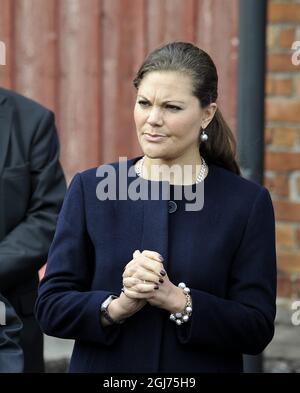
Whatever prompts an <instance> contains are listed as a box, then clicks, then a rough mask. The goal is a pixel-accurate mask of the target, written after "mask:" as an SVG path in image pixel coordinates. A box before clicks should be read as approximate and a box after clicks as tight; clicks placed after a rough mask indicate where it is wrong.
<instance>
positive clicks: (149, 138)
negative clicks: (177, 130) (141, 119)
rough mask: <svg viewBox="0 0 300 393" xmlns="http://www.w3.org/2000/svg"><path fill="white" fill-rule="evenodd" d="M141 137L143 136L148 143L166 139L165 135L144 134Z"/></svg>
mask: <svg viewBox="0 0 300 393" xmlns="http://www.w3.org/2000/svg"><path fill="white" fill-rule="evenodd" d="M143 135H144V138H145V139H146V140H147V141H149V142H161V141H164V140H165V139H166V138H167V136H165V135H160V134H148V133H146V132H145V133H144V134H143Z"/></svg>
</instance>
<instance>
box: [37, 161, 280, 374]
mask: <svg viewBox="0 0 300 393" xmlns="http://www.w3.org/2000/svg"><path fill="white" fill-rule="evenodd" d="M138 158H139V157H137V158H134V159H132V160H129V161H128V162H127V164H128V167H132V165H133V164H134V163H135V162H136V161H137V160H138ZM113 165H114V167H115V168H116V169H117V172H118V165H117V164H113ZM136 176H137V175H136ZM133 180H135V178H134V177H133V178H129V179H128V182H129V184H130V182H132V181H133ZM99 181H100V179H99V178H97V177H96V169H91V170H88V171H85V172H83V173H81V174H77V175H76V176H75V177H74V179H73V181H72V183H71V185H70V187H69V190H68V192H67V195H66V198H65V201H64V205H63V208H62V211H61V213H60V216H59V220H58V225H57V229H56V234H55V237H54V241H53V244H52V246H51V249H50V253H49V258H48V266H47V271H46V275H45V278H44V279H43V281H42V282H41V284H40V288H39V297H38V301H37V304H36V311H37V318H38V320H39V322H40V324H41V327H42V329H43V330H44V332H45V333H47V334H49V335H53V336H57V337H62V338H69V339H75V340H76V343H75V347H74V351H73V355H72V359H71V364H70V371H71V372H129V373H130V372H161V371H165V372H240V371H242V354H243V353H245V354H258V353H260V352H261V351H262V350H263V349H264V348H265V347H266V345H267V344H268V343H269V342H270V340H271V339H272V337H273V333H274V318H275V297H276V253H275V240H274V238H275V235H274V215H273V207H272V202H271V199H270V196H269V193H268V191H267V190H266V189H265V188H264V187H261V186H260V185H258V184H255V183H253V182H250V181H248V180H245V179H243V178H241V177H239V176H236V175H234V174H232V173H231V172H229V171H226V170H224V169H222V168H220V167H217V166H215V165H210V166H209V174H208V176H207V178H206V179H205V183H204V190H205V200H204V207H203V209H202V210H200V211H199V212H192V213H190V231H187V233H186V236H185V238H182V244H186V247H187V250H188V252H187V253H186V260H185V261H182V263H181V265H180V266H176V267H175V269H174V266H172V270H173V272H175V273H174V274H173V275H172V276H170V277H169V278H170V280H171V281H172V282H173V283H174V284H178V282H180V281H183V282H185V283H186V284H187V285H188V286H189V287H190V288H191V296H192V300H193V313H192V317H191V319H190V321H189V322H188V323H185V324H183V325H182V326H177V325H176V324H175V323H174V322H172V321H170V320H169V314H168V312H167V311H165V310H162V309H159V308H156V307H152V306H150V305H149V304H147V305H146V306H145V307H144V308H143V309H142V310H140V311H139V312H138V313H136V314H135V315H133V316H132V317H130V318H128V319H127V321H125V323H124V324H122V325H115V326H108V327H105V328H103V327H102V326H101V324H100V322H99V309H100V304H101V303H102V302H103V301H104V299H105V298H106V297H107V296H108V295H110V294H117V295H118V294H119V293H120V290H121V288H122V273H123V269H124V267H125V265H126V264H127V263H128V262H129V261H130V260H131V259H132V253H133V251H134V250H136V249H139V250H145V249H148V250H155V251H157V252H159V253H160V254H161V255H162V256H163V257H164V259H165V262H164V266H165V268H166V270H167V272H168V265H171V264H172V261H171V260H170V261H169V260H168V247H170V246H171V247H173V251H174V250H175V252H176V250H177V247H178V249H179V247H182V244H181V245H179V244H178V245H177V244H172V245H169V244H168V203H167V201H166V200H163V199H160V200H136V201H133V200H116V201H113V200H107V201H99V199H97V196H96V188H97V184H98V183H99ZM196 224H197V225H196ZM179 225H180V224H179ZM195 227H197V231H195V230H194V228H195ZM174 248H175V249H174ZM173 255H174V254H173Z"/></svg>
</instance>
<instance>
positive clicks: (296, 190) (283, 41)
mask: <svg viewBox="0 0 300 393" xmlns="http://www.w3.org/2000/svg"><path fill="white" fill-rule="evenodd" d="M294 41H300V3H299V2H297V1H295V0H288V1H286V0H285V1H283V0H281V1H278V0H277V1H275V0H269V3H268V26H267V76H266V132H265V140H266V155H265V159H266V162H265V164H266V172H265V184H266V186H267V187H268V188H269V190H270V191H271V194H272V198H273V202H274V208H275V215H276V240H277V255H278V273H279V274H278V296H279V297H286V298H290V297H292V296H293V297H300V65H294V64H293V63H292V55H293V53H294V52H295V51H294V50H292V49H291V48H292V44H293V42H294ZM299 60H300V56H299Z"/></svg>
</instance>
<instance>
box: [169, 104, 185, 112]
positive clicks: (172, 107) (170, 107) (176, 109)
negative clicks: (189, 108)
mask: <svg viewBox="0 0 300 393" xmlns="http://www.w3.org/2000/svg"><path fill="white" fill-rule="evenodd" d="M166 108H167V109H170V110H171V111H174V112H178V111H181V109H182V108H180V107H179V106H176V105H166Z"/></svg>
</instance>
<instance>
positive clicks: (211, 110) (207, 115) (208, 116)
mask: <svg viewBox="0 0 300 393" xmlns="http://www.w3.org/2000/svg"><path fill="white" fill-rule="evenodd" d="M217 109H218V107H217V104H216V103H215V102H212V103H211V104H209V105H208V106H207V107H206V108H205V109H204V110H203V111H204V115H203V120H202V125H201V127H202V128H203V129H205V128H206V127H207V126H208V125H209V123H210V122H211V121H212V119H213V117H214V115H215V113H216V111H217Z"/></svg>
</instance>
